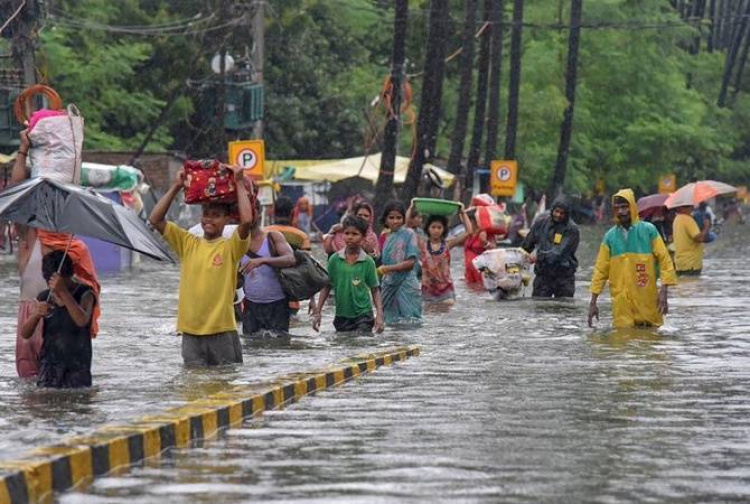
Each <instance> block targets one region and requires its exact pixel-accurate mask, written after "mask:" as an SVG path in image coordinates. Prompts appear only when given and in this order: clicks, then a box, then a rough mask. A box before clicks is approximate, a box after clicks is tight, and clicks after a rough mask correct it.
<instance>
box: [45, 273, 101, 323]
mask: <svg viewBox="0 0 750 504" xmlns="http://www.w3.org/2000/svg"><path fill="white" fill-rule="evenodd" d="M49 287H50V290H51V291H52V293H53V294H54V295H55V298H57V299H58V300H60V301H61V302H62V304H63V306H65V309H66V310H68V313H69V314H70V318H72V319H73V322H75V324H76V325H77V326H78V327H86V326H87V325H88V323H89V322H90V321H91V314H92V313H93V311H94V295H93V294H92V293H87V294H86V295H84V296H83V298H82V299H81V303H80V304H79V303H78V302H77V301H76V300H75V298H74V297H73V294H71V292H70V291H69V290H68V287H67V286H66V285H65V280H64V279H63V278H62V277H61V276H60V275H58V274H57V273H55V274H54V275H52V278H51V279H50V283H49Z"/></svg>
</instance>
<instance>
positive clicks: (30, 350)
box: [16, 238, 47, 378]
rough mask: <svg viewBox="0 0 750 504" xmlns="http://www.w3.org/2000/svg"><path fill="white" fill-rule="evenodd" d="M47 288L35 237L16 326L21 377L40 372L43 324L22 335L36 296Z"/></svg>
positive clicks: (17, 354)
mask: <svg viewBox="0 0 750 504" xmlns="http://www.w3.org/2000/svg"><path fill="white" fill-rule="evenodd" d="M46 288H47V282H46V281H45V280H44V277H43V276H42V244H41V243H40V241H39V239H38V238H35V239H34V245H32V248H31V254H30V255H29V260H28V262H27V263H26V267H25V268H24V269H23V271H22V272H21V299H20V301H19V304H18V325H17V326H16V371H17V372H18V376H20V377H21V378H30V377H33V376H36V375H37V374H38V372H39V357H40V355H41V351H42V324H38V325H37V327H36V330H35V331H34V334H33V335H32V336H31V338H29V339H23V338H22V337H21V331H20V329H21V325H22V324H23V323H24V322H26V321H27V320H28V319H29V317H31V314H32V313H33V312H34V308H35V307H36V304H37V302H36V297H37V295H39V293H40V292H42V291H43V290H45V289H46Z"/></svg>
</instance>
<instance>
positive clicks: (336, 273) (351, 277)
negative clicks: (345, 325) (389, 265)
mask: <svg viewBox="0 0 750 504" xmlns="http://www.w3.org/2000/svg"><path fill="white" fill-rule="evenodd" d="M328 276H329V277H330V279H331V285H332V286H333V291H334V293H335V294H336V316H337V317H345V318H356V317H360V316H362V315H371V314H372V298H371V295H370V289H372V288H373V287H377V286H378V285H380V283H379V282H378V274H377V272H376V268H375V261H374V260H373V259H372V257H370V256H368V255H367V254H365V252H364V251H363V250H360V252H359V257H358V258H357V262H355V263H354V264H349V263H347V262H346V249H345V248H344V249H341V251H339V252H337V253H335V254H332V255H331V257H329V258H328Z"/></svg>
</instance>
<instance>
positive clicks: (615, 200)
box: [612, 196, 630, 206]
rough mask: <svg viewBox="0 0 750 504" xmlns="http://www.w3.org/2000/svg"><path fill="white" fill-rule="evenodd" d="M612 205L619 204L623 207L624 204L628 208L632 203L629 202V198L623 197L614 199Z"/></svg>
mask: <svg viewBox="0 0 750 504" xmlns="http://www.w3.org/2000/svg"><path fill="white" fill-rule="evenodd" d="M612 203H613V204H615V203H618V204H620V205H622V204H623V203H627V205H628V206H630V202H629V201H628V200H627V198H624V197H622V196H615V197H614V199H612Z"/></svg>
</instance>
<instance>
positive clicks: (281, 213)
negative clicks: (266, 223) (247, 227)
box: [273, 196, 294, 219]
mask: <svg viewBox="0 0 750 504" xmlns="http://www.w3.org/2000/svg"><path fill="white" fill-rule="evenodd" d="M293 212H294V204H293V203H292V200H291V199H290V198H289V197H288V196H279V197H278V198H276V202H275V203H274V204H273V216H274V218H276V219H278V218H282V219H291V218H292V213H293Z"/></svg>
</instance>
